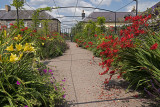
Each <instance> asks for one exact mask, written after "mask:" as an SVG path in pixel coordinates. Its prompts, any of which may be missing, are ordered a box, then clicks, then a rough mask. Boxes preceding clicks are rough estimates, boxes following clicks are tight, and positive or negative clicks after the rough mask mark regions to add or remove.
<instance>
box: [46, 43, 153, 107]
mask: <svg viewBox="0 0 160 107" xmlns="http://www.w3.org/2000/svg"><path fill="white" fill-rule="evenodd" d="M68 45H69V47H70V49H68V50H67V51H66V52H65V53H64V54H63V56H60V57H57V58H55V59H51V60H45V64H47V66H48V67H50V68H52V69H53V70H55V72H54V75H55V77H56V79H57V80H58V81H62V79H64V78H65V79H66V82H65V91H66V97H65V99H66V104H65V105H64V107H152V106H151V105H152V104H150V103H151V101H150V100H149V99H147V98H142V97H141V96H140V95H139V93H138V92H136V91H134V90H129V92H126V89H127V85H128V84H127V83H126V82H125V81H124V80H123V79H116V77H117V76H115V77H113V78H112V80H111V81H110V83H109V84H108V85H107V86H105V85H104V84H103V81H104V80H105V78H109V75H102V76H100V75H99V72H103V69H102V68H101V67H100V66H99V65H98V64H99V62H100V59H99V58H97V57H95V58H94V60H93V58H92V57H93V53H92V52H90V51H88V50H85V49H82V48H80V47H76V43H73V42H68ZM54 66H56V68H55V67H54Z"/></svg>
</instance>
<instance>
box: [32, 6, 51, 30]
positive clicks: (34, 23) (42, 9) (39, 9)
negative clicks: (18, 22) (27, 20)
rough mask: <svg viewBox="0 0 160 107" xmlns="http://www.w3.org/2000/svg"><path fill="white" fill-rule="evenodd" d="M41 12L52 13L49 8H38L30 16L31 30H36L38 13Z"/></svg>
mask: <svg viewBox="0 0 160 107" xmlns="http://www.w3.org/2000/svg"><path fill="white" fill-rule="evenodd" d="M42 11H52V8H51V7H46V8H38V9H36V10H35V11H34V13H33V15H32V21H33V28H34V29H35V30H36V29H37V26H38V25H39V23H40V21H39V13H40V12H42Z"/></svg>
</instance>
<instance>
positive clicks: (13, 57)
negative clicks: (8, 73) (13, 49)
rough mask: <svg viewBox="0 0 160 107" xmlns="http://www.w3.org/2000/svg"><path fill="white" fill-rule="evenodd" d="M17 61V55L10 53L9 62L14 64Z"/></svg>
mask: <svg viewBox="0 0 160 107" xmlns="http://www.w3.org/2000/svg"><path fill="white" fill-rule="evenodd" d="M17 60H18V57H17V55H16V54H15V55H13V54H12V53H11V56H10V62H15V61H17Z"/></svg>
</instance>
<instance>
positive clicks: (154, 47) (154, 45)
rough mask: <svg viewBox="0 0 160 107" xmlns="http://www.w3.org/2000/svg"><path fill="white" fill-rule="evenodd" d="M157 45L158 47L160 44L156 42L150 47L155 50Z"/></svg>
mask: <svg viewBox="0 0 160 107" xmlns="http://www.w3.org/2000/svg"><path fill="white" fill-rule="evenodd" d="M157 47H158V44H157V43H155V44H153V45H152V46H151V47H150V49H151V50H155V49H157Z"/></svg>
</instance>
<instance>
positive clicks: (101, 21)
mask: <svg viewBox="0 0 160 107" xmlns="http://www.w3.org/2000/svg"><path fill="white" fill-rule="evenodd" d="M105 21H106V18H105V17H104V16H103V17H98V18H97V24H98V26H97V28H96V33H97V34H100V33H104V32H105Z"/></svg>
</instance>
